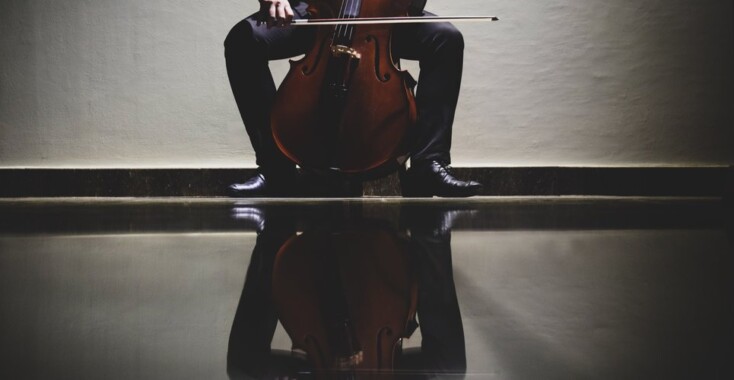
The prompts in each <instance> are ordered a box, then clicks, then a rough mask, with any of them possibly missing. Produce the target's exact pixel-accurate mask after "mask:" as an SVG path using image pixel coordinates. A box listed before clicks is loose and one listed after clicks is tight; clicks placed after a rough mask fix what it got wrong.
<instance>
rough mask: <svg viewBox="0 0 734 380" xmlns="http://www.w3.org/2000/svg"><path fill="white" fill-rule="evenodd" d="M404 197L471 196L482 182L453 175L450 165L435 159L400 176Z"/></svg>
mask: <svg viewBox="0 0 734 380" xmlns="http://www.w3.org/2000/svg"><path fill="white" fill-rule="evenodd" d="M400 183H401V186H402V190H403V196H404V197H432V196H434V195H436V196H439V197H449V198H463V197H472V196H475V195H477V194H479V192H480V191H481V190H482V184H480V183H479V182H475V181H462V180H459V179H456V177H454V175H453V173H452V171H451V167H450V166H447V165H443V164H441V163H440V162H437V161H431V162H428V163H426V164H418V165H416V166H414V167H412V168H410V169H409V170H408V171H407V172H405V173H404V175H403V176H401V180H400Z"/></svg>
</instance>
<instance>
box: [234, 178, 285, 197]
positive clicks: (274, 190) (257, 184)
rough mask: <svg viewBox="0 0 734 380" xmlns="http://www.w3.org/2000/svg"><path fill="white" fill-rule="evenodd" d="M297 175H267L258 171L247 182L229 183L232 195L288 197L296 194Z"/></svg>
mask: <svg viewBox="0 0 734 380" xmlns="http://www.w3.org/2000/svg"><path fill="white" fill-rule="evenodd" d="M296 188H297V186H296V176H295V175H290V174H289V175H277V176H276V175H267V176H266V175H265V174H263V173H258V174H257V175H255V176H254V177H252V178H250V179H249V180H247V181H246V182H245V183H235V184H232V185H229V188H228V190H229V191H228V192H229V195H230V196H233V197H241V198H263V197H288V196H295V195H296Z"/></svg>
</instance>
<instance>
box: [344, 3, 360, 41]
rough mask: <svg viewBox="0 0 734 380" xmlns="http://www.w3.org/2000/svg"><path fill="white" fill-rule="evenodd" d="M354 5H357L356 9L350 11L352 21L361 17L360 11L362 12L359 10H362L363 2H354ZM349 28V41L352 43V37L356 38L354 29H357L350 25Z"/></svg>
mask: <svg viewBox="0 0 734 380" xmlns="http://www.w3.org/2000/svg"><path fill="white" fill-rule="evenodd" d="M354 5H355V6H354V9H350V10H349V18H351V19H355V18H358V17H359V10H360V9H359V8H361V5H362V4H361V1H360V0H355V1H354ZM348 27H349V37H348V38H347V39H348V40H349V41H350V42H351V41H352V37H354V29H355V27H354V25H349V26H348Z"/></svg>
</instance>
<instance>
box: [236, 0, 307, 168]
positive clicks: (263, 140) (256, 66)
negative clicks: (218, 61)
mask: <svg viewBox="0 0 734 380" xmlns="http://www.w3.org/2000/svg"><path fill="white" fill-rule="evenodd" d="M294 13H295V18H297V19H300V18H303V17H305V16H306V4H305V3H301V4H299V5H297V6H295V7H294ZM256 16H257V15H252V16H250V17H248V18H246V19H244V20H242V21H241V22H239V23H238V24H237V25H235V26H234V27H233V28H232V30H231V31H230V32H229V34H228V35H227V39H226V40H225V42H224V46H225V53H224V54H225V59H226V62H227V75H228V76H229V83H230V85H231V87H232V92H233V94H234V98H235V101H236V102H237V107H238V108H239V111H240V115H241V117H242V121H243V122H244V124H245V129H246V130H247V134H248V136H249V137H250V143H251V144H252V147H253V149H254V150H255V155H256V158H257V165H258V166H260V167H263V168H286V169H287V168H293V167H294V165H293V164H292V163H291V162H290V161H289V160H288V159H287V158H286V157H285V156H284V155H283V154H282V153H281V152H280V151H279V149H278V148H277V146H276V145H275V141H274V140H273V135H272V132H271V130H270V111H271V108H272V104H273V101H274V99H275V93H276V87H275V82H274V81H273V76H272V74H271V72H270V68H269V65H268V63H269V61H271V60H275V59H284V58H289V57H293V56H296V55H299V54H303V53H305V52H306V50H307V49H308V48H309V47H310V45H311V42H312V39H313V33H312V28H296V27H293V26H289V27H272V28H268V27H267V26H266V25H265V24H264V23H263V24H261V25H258V21H257V17H256Z"/></svg>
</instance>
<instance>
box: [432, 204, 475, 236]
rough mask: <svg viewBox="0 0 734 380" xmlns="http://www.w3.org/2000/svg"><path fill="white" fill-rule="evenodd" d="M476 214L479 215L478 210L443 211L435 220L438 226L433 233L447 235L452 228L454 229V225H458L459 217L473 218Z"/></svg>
mask: <svg viewBox="0 0 734 380" xmlns="http://www.w3.org/2000/svg"><path fill="white" fill-rule="evenodd" d="M475 215H477V210H447V211H443V212H441V214H440V215H438V216H437V218H436V221H435V223H436V225H435V227H436V228H435V229H434V230H433V233H434V234H436V235H445V234H447V233H450V232H451V230H452V229H454V226H455V225H456V221H457V220H458V219H459V218H462V217H469V218H473V217H474V216H475Z"/></svg>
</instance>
